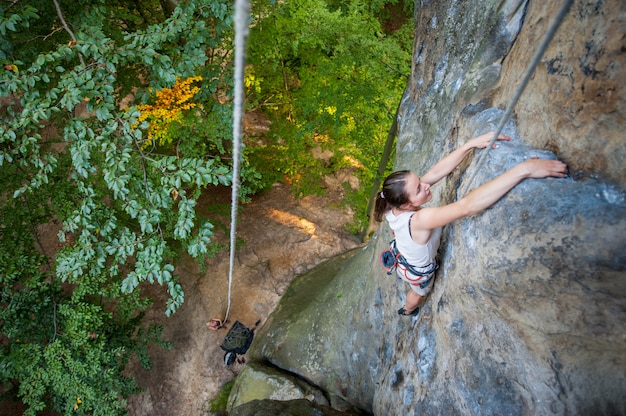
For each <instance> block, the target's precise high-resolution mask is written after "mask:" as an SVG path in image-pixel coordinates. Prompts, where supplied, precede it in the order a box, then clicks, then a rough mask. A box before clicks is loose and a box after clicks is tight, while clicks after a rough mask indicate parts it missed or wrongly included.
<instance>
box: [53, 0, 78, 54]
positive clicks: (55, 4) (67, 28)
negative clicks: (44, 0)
mask: <svg viewBox="0 0 626 416" xmlns="http://www.w3.org/2000/svg"><path fill="white" fill-rule="evenodd" d="M52 1H53V2H54V7H55V8H56V9H57V16H59V19H60V20H61V24H62V25H63V27H64V28H65V31H66V32H67V33H69V35H70V37H71V38H72V40H73V41H74V42H77V40H76V36H74V32H72V29H70V27H69V26H68V25H67V22H66V21H65V18H64V17H63V12H62V11H61V6H59V2H58V1H57V0H52ZM78 59H80V63H81V64H83V66H85V60H84V59H83V55H82V54H81V53H79V54H78Z"/></svg>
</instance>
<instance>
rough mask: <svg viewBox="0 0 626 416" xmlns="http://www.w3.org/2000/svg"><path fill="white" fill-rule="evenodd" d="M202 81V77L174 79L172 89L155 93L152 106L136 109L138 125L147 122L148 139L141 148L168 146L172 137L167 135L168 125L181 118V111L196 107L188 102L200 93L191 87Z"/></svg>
mask: <svg viewBox="0 0 626 416" xmlns="http://www.w3.org/2000/svg"><path fill="white" fill-rule="evenodd" d="M200 80H202V77H200V76H197V77H190V78H187V79H184V80H181V79H180V78H178V79H176V83H175V84H174V86H173V87H172V88H163V89H161V90H160V91H157V92H156V100H155V103H154V104H145V105H140V106H138V107H137V109H138V110H139V111H140V112H141V115H140V116H139V118H138V119H137V121H138V123H141V122H143V121H148V123H150V127H149V128H148V139H147V140H146V141H145V142H144V144H143V146H142V147H146V146H148V145H150V144H151V143H153V142H155V141H156V142H157V143H158V144H159V145H164V144H169V143H171V142H172V137H170V136H169V135H168V128H169V126H170V124H172V123H174V122H177V121H179V120H180V119H181V118H182V116H183V111H185V110H189V109H190V108H193V107H195V106H196V104H195V103H192V102H190V100H191V99H192V98H193V97H194V96H195V95H196V94H197V93H198V91H200V87H195V86H193V85H191V84H192V83H193V82H196V81H200Z"/></svg>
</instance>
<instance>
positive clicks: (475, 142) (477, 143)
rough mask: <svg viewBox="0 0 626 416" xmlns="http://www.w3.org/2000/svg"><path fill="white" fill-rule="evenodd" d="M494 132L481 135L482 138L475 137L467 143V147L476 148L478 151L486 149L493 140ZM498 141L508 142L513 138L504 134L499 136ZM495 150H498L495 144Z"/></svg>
mask: <svg viewBox="0 0 626 416" xmlns="http://www.w3.org/2000/svg"><path fill="white" fill-rule="evenodd" d="M493 133H494V132H493V131H490V132H488V133H485V134H481V135H480V136H477V137H474V138H473V139H471V140H469V141H468V142H467V145H468V146H470V147H475V148H476V149H484V148H485V147H487V146H489V142H490V141H491V139H492V138H493ZM498 140H506V141H509V140H511V138H510V137H509V136H505V135H504V134H499V135H498ZM493 148H494V149H495V148H496V144H495V143H494V144H493Z"/></svg>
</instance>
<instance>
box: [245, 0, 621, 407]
mask: <svg viewBox="0 0 626 416" xmlns="http://www.w3.org/2000/svg"><path fill="white" fill-rule="evenodd" d="M560 4H561V2H557V1H554V0H548V1H544V2H529V1H514V0H510V1H501V2H496V1H489V2H485V1H478V0H474V1H472V0H467V1H455V0H447V1H439V2H430V1H421V2H416V37H415V47H414V59H413V62H414V63H413V71H412V75H411V78H410V82H409V85H408V88H407V92H406V94H405V96H404V98H403V102H402V106H401V114H400V118H399V126H400V130H399V134H398V143H397V156H396V162H395V167H396V168H398V169H400V168H408V169H412V170H414V171H415V172H416V173H418V174H422V173H424V172H425V171H426V170H427V169H428V168H429V167H430V166H432V165H433V164H434V163H435V162H436V161H437V160H439V159H440V158H441V157H443V156H444V155H445V154H446V153H448V152H449V151H451V150H452V149H454V148H456V147H458V146H459V145H460V144H462V143H463V142H464V141H466V140H467V139H468V138H470V137H472V136H474V135H476V134H479V133H483V132H485V131H489V130H491V129H494V128H495V127H496V126H497V125H498V123H499V119H500V117H502V114H503V109H504V108H505V107H506V106H507V105H508V103H509V102H510V100H511V98H512V96H513V95H514V93H515V90H516V88H517V86H518V83H519V80H520V78H521V77H522V74H523V73H524V72H525V70H526V65H527V63H528V62H530V60H531V58H532V56H533V55H534V53H535V48H536V46H537V45H538V44H539V42H540V41H541V39H542V37H543V34H544V33H545V30H546V28H547V26H548V25H549V23H550V22H551V20H552V17H553V16H554V15H555V13H556V10H557V9H558V8H559V6H560ZM624 22H626V8H625V6H624V4H623V2H619V1H610V0H609V1H603V2H574V5H573V7H572V9H571V10H570V12H569V14H568V16H567V18H566V20H565V21H564V24H563V26H562V28H563V29H562V30H560V31H559V32H558V33H557V35H556V36H555V38H554V40H553V41H552V43H551V46H550V48H549V49H548V51H547V53H546V55H545V56H544V58H543V59H542V61H541V64H540V66H539V68H538V69H537V72H536V73H535V75H534V77H533V78H532V79H531V82H530V83H529V85H528V87H527V90H526V91H525V92H524V94H523V95H522V99H521V100H520V102H519V104H518V106H516V108H515V112H514V114H513V117H512V118H511V119H510V120H509V122H508V123H507V124H506V125H505V128H504V133H505V134H507V135H510V136H511V137H512V138H513V140H512V141H511V142H507V143H500V144H499V146H498V148H497V149H493V150H491V151H489V152H488V155H487V156H486V158H485V159H484V160H485V161H484V164H482V165H480V164H479V163H477V162H478V159H479V158H481V159H482V157H483V156H481V155H483V154H484V153H485V152H486V151H485V150H483V151H477V152H476V153H477V154H476V157H475V158H472V157H469V158H468V160H467V162H466V163H464V164H462V165H461V166H460V168H459V169H457V170H456V171H455V172H453V173H452V174H451V175H450V176H449V177H448V178H446V179H444V180H442V181H441V182H440V183H439V184H437V186H436V187H434V188H433V204H445V203H449V202H452V201H454V200H456V199H458V198H460V197H462V196H464V195H465V194H466V193H467V192H468V191H469V190H471V189H473V188H475V187H476V186H478V185H480V184H481V183H484V182H486V181H488V180H490V179H491V178H493V177H495V176H496V175H498V174H500V173H502V172H504V171H505V170H506V169H508V168H510V167H512V166H514V165H515V164H517V163H520V162H521V161H523V160H524V159H526V158H529V157H535V156H537V157H540V158H553V157H558V158H560V159H562V160H565V161H566V162H567V163H568V165H569V167H570V171H571V172H572V174H571V176H570V177H568V178H565V179H556V178H550V179H543V180H526V181H524V182H523V183H522V184H520V185H519V186H517V187H516V188H515V189H514V190H513V191H512V192H510V193H509V194H507V195H506V196H505V197H504V198H502V199H501V200H500V201H499V202H497V203H496V204H495V205H494V206H493V207H491V208H490V209H488V210H486V211H485V212H483V213H481V214H479V215H475V216H473V217H470V218H466V219H463V220H461V221H457V222H456V223H454V224H452V225H450V226H447V227H445V229H444V234H443V239H442V245H441V248H440V254H439V256H440V263H441V268H440V269H439V271H438V272H437V280H436V282H435V288H434V290H433V292H432V293H431V295H430V296H429V298H428V299H427V302H426V304H425V306H424V309H423V311H422V313H421V314H420V316H418V317H416V318H401V317H398V316H397V315H396V312H395V311H396V310H397V309H398V308H399V307H400V306H401V305H402V304H403V302H404V296H405V292H406V290H407V287H406V286H405V284H404V283H403V282H402V281H400V280H399V279H397V278H395V276H394V277H390V276H387V275H386V274H385V273H384V272H383V270H382V268H381V267H380V266H379V260H378V255H379V253H380V251H381V250H382V249H383V247H384V246H385V245H387V243H388V242H389V240H390V239H391V238H392V236H391V232H390V230H389V228H388V227H387V226H386V225H383V226H381V227H380V228H379V230H378V231H377V233H376V234H375V235H374V237H373V239H372V240H371V241H370V242H369V244H368V245H367V247H365V248H363V249H358V250H357V251H356V252H353V253H351V254H349V255H345V256H343V257H341V258H338V259H336V260H334V261H333V263H330V264H329V265H324V266H322V267H321V268H319V269H315V270H314V271H313V272H311V273H309V274H307V275H305V276H302V277H301V278H298V279H296V280H295V281H294V282H293V283H292V284H291V286H290V287H289V288H288V290H287V291H286V292H285V295H284V296H283V297H282V299H281V301H280V303H279V305H278V307H277V309H276V310H275V311H274V312H273V313H272V315H270V317H269V318H268V320H267V321H266V323H265V324H264V325H263V326H262V327H261V328H260V329H259V331H258V334H257V337H256V338H255V341H254V342H253V345H252V347H251V350H250V352H249V355H250V357H252V359H253V360H258V361H264V362H269V363H270V364H272V365H274V366H276V367H278V368H281V369H283V370H285V371H287V372H289V373H290V374H297V375H299V376H300V377H302V378H303V379H305V380H307V381H308V382H309V383H311V384H313V385H316V386H319V387H320V388H322V389H323V390H324V391H325V392H326V395H327V397H328V398H329V400H330V404H331V405H332V406H333V407H334V408H337V409H349V408H350V407H357V408H360V409H362V410H363V411H364V412H366V413H371V414H374V415H381V416H382V415H419V414H447V415H455V414H459V415H460V414H462V415H490V414H493V415H509V414H510V415H536V414H542V415H544V414H546V415H549V414H581V415H582V414H594V415H615V414H626V395H625V394H624V392H626V377H624V368H626V361H625V360H626V356H625V354H624V351H626V251H625V250H624V247H626V202H625V196H624V195H625V194H624V189H625V187H626V186H625V179H626V177H625V175H626V173H625V172H626V171H625V170H624V168H623V166H624V160H625V155H624V149H625V146H624V145H625V144H626V143H625V142H626V140H625V137H626V136H625V135H624V121H625V119H626V118H625V114H626V110H625V108H624V97H626V94H624V92H625V91H624V88H625V87H624V83H623V80H624V79H625V76H626V71H625V70H624V57H625V55H624V36H625V35H624V34H625V33H626V31H625V30H624V24H625V23H624ZM479 165H480V166H479ZM477 168H480V169H477Z"/></svg>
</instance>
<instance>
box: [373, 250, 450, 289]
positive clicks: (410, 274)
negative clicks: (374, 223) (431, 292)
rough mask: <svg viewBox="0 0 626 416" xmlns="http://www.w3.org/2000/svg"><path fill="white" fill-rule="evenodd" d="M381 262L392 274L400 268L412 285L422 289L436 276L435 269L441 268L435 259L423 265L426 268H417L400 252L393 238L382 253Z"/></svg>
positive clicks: (389, 273)
mask: <svg viewBox="0 0 626 416" xmlns="http://www.w3.org/2000/svg"><path fill="white" fill-rule="evenodd" d="M380 263H381V264H382V266H383V268H384V269H385V270H386V271H387V274H388V275H391V274H392V273H393V272H394V271H395V270H396V269H397V270H400V271H401V272H402V273H403V274H404V277H405V278H406V279H407V280H408V281H409V283H410V284H411V285H412V286H419V287H420V289H425V288H426V287H428V285H429V284H430V282H431V281H432V279H433V277H434V276H435V270H437V269H438V268H439V266H438V265H437V261H436V260H433V262H432V263H430V264H428V265H426V266H424V267H422V269H426V270H422V271H420V270H417V269H416V268H415V266H413V265H412V264H411V263H409V262H408V261H407V259H406V258H405V257H404V256H403V255H402V254H400V251H399V250H398V247H397V245H396V240H395V239H393V240H391V242H390V243H389V248H386V249H385V250H383V251H382V252H381V253H380Z"/></svg>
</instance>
